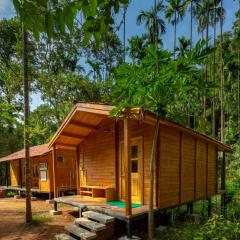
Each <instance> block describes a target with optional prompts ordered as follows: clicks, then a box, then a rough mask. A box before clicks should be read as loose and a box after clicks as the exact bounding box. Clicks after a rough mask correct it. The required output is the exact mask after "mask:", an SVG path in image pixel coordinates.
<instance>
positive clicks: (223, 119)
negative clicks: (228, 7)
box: [220, 0, 225, 143]
mask: <svg viewBox="0 0 240 240" xmlns="http://www.w3.org/2000/svg"><path fill="white" fill-rule="evenodd" d="M223 20H224V13H223V0H221V16H220V51H221V52H220V64H221V68H220V71H221V90H220V102H221V128H220V133H221V142H222V143H224V128H225V99H224V83H225V79H224V59H223Z"/></svg>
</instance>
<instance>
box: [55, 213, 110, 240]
mask: <svg viewBox="0 0 240 240" xmlns="http://www.w3.org/2000/svg"><path fill="white" fill-rule="evenodd" d="M65 230H66V231H67V232H68V235H67V234H59V235H56V236H55V238H56V239H57V240H75V239H81V240H91V239H95V240H111V239H113V235H114V218H113V217H110V216H108V215H105V214H102V213H97V212H94V211H87V212H83V217H81V218H77V219H75V222H74V224H73V225H70V226H66V227H65Z"/></svg>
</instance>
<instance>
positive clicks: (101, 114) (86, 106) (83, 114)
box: [49, 103, 233, 152]
mask: <svg viewBox="0 0 240 240" xmlns="http://www.w3.org/2000/svg"><path fill="white" fill-rule="evenodd" d="M113 108H114V106H110V105H105V104H94V103H77V104H75V106H74V107H73V108H72V110H71V111H70V113H69V114H68V115H67V117H66V118H65V120H64V121H63V123H62V124H61V126H60V127H59V128H58V130H57V132H56V133H55V135H54V136H53V138H52V139H51V141H50V143H49V148H50V147H52V146H53V145H54V144H55V145H56V146H61V145H62V146H73V147H74V146H78V145H79V144H80V143H81V142H82V141H84V140H85V139H86V138H87V137H88V135H89V134H90V133H92V132H93V131H95V130H96V129H97V128H98V126H99V124H100V123H101V122H102V121H103V120H104V119H107V118H108V117H109V114H110V112H111V110H112V109H113ZM133 117H134V118H136V119H140V118H141V120H142V121H144V122H146V123H148V124H151V125H154V124H155V123H156V116H155V115H154V114H153V113H151V112H149V111H144V112H142V111H141V109H140V108H134V109H133ZM160 124H161V125H165V126H168V127H172V128H174V129H177V130H179V131H181V132H183V133H186V134H189V135H192V136H194V137H196V138H199V139H203V140H205V141H207V142H210V143H212V144H214V145H216V147H217V148H218V150H219V151H226V152H232V151H233V150H232V149H231V148H230V147H228V146H226V145H224V144H222V143H220V142H219V141H216V140H215V139H212V138H210V137H208V136H206V135H204V134H201V133H198V132H196V131H194V130H192V129H190V128H186V127H184V126H181V125H179V124H177V123H175V122H173V121H168V120H161V121H160Z"/></svg>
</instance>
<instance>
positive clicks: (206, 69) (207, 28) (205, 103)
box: [203, 6, 209, 119]
mask: <svg viewBox="0 0 240 240" xmlns="http://www.w3.org/2000/svg"><path fill="white" fill-rule="evenodd" d="M208 37H209V6H208V7H207V26H206V41H207V42H206V47H208ZM205 67H206V68H205V84H206V85H207V82H208V63H206V66H205ZM205 89H207V86H205ZM203 104H204V106H203V108H204V109H203V117H204V118H205V119H206V111H207V96H206V94H205V96H204V103H203Z"/></svg>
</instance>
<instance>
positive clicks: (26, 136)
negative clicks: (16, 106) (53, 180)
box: [22, 24, 32, 223]
mask: <svg viewBox="0 0 240 240" xmlns="http://www.w3.org/2000/svg"><path fill="white" fill-rule="evenodd" d="M22 33H23V87H24V149H25V169H26V170H25V171H26V174H25V177H26V180H25V182H26V222H27V223H28V222H31V221H32V207H31V174H30V158H29V82H28V33H27V31H26V29H25V26H24V24H23V27H22Z"/></svg>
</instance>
